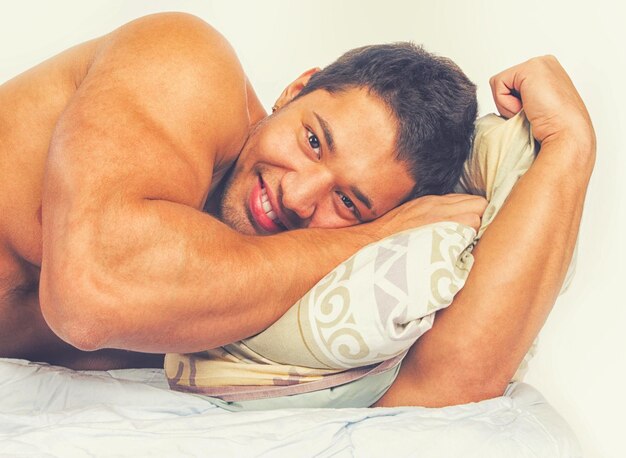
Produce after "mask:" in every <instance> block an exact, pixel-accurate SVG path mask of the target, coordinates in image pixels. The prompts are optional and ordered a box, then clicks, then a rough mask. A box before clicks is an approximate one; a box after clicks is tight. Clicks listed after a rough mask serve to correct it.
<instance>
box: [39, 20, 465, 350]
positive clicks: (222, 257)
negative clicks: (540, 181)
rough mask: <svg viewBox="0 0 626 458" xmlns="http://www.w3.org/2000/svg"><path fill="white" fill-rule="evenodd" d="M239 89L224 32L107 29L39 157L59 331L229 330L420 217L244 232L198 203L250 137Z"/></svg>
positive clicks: (250, 328) (150, 333)
mask: <svg viewBox="0 0 626 458" xmlns="http://www.w3.org/2000/svg"><path fill="white" fill-rule="evenodd" d="M245 87H246V78H245V75H244V74H243V72H242V70H241V68H240V65H239V63H238V62H237V60H236V57H235V56H234V53H233V52H232V50H231V49H230V47H229V45H228V43H227V42H226V41H225V40H224V39H223V38H222V37H221V36H219V34H217V33H216V32H215V31H214V30H212V29H211V28H210V27H208V26H207V25H206V24H205V23H203V22H202V21H199V20H198V19H195V18H190V17H188V16H184V15H160V16H153V17H148V18H144V19H141V20H138V21H135V22H134V23H131V24H129V25H127V26H124V27H122V28H121V29H119V30H118V31H116V32H114V33H112V34H111V35H110V36H108V37H105V39H104V40H102V43H101V44H100V46H99V49H98V50H97V52H96V55H95V58H94V60H93V62H92V63H91V66H90V69H89V72H88V74H87V76H86V77H85V79H84V81H83V82H82V83H81V85H80V87H79V88H78V90H77V92H76V95H75V96H74V97H73V99H72V100H71V101H70V103H69V105H68V107H67V109H66V110H65V111H64V113H63V115H62V117H61V119H60V120H59V122H58V124H57V126H56V129H55V134H54V137H53V141H52V144H51V147H50V152H49V157H48V162H47V165H46V175H45V180H44V189H43V224H42V229H43V261H42V271H41V285H40V302H41V308H42V312H43V314H44V316H45V319H46V321H47V323H48V324H49V326H50V327H51V328H52V329H53V331H55V332H56V333H57V334H58V335H59V336H60V337H61V338H63V339H64V340H66V341H68V342H69V343H71V344H73V345H75V346H77V347H79V348H81V349H86V350H89V349H96V348H103V347H109V348H124V349H129V350H137V351H145V352H167V351H170V352H192V351H198V350H203V349H207V348H212V347H215V346H218V345H222V344H224V343H228V342H232V341H235V340H238V339H241V338H244V337H247V336H250V335H252V334H255V333H257V332H259V331H261V330H263V329H265V328H266V327H267V326H268V325H270V324H271V323H272V322H274V321H275V320H276V319H277V318H279V317H280V316H281V315H282V314H283V313H284V312H285V311H286V310H287V309H288V308H289V307H290V306H291V305H292V304H293V303H294V302H295V301H296V300H297V299H298V298H299V297H301V296H302V295H303V294H304V293H305V292H306V291H307V290H308V289H309V288H310V287H312V286H313V285H314V284H315V283H316V282H317V281H318V280H319V279H320V278H321V277H322V276H323V275H324V274H325V273H327V272H328V271H330V270H332V268H333V267H334V266H335V265H336V264H338V263H339V262H341V261H342V260H344V259H346V258H347V257H348V256H350V255H351V254H352V253H354V252H355V251H357V250H358V249H359V248H361V247H362V246H364V245H366V244H367V243H370V242H372V241H374V240H375V239H377V238H379V237H380V236H382V235H385V234H386V233H392V232H395V231H398V230H401V229H404V228H406V227H411V226H412V225H419V224H417V223H416V219H415V218H413V220H411V218H408V219H407V218H404V217H403V216H402V215H399V216H398V215H396V217H393V218H391V219H388V220H387V221H386V223H385V224H383V223H384V221H382V222H380V223H378V222H377V224H378V226H376V227H377V228H378V230H374V228H373V227H372V226H371V225H369V227H368V225H363V226H361V227H352V228H344V229H325V230H322V229H307V230H297V231H291V232H285V233H281V234H277V235H273V236H267V237H253V236H245V235H242V234H239V233H237V232H235V231H233V230H231V229H230V228H228V227H227V226H226V225H224V224H222V223H221V222H219V221H217V220H216V219H214V218H213V217H211V216H209V215H207V214H205V213H202V212H201V211H200V210H201V208H202V206H203V203H204V200H205V199H206V196H207V193H208V190H209V189H210V186H211V180H212V176H213V173H214V171H217V170H220V169H223V167H225V164H228V162H229V160H230V161H231V162H232V160H233V156H232V154H233V153H234V154H237V153H238V152H239V151H240V149H241V146H242V143H243V141H244V140H245V137H246V135H247V132H248V128H249V124H250V119H249V115H250V113H249V112H250V110H249V109H248V107H247V106H246V97H245ZM242 94H243V96H242ZM229 154H230V157H229ZM446 208H448V210H446V211H447V212H449V211H451V210H450V209H452V208H454V206H453V205H448V206H446ZM428 210H429V207H428V206H425V207H424V210H423V211H422V212H421V213H422V214H424V213H428ZM463 212H464V213H466V214H467V213H468V211H466V210H465V211H463ZM463 212H462V213H463ZM414 214H418V216H419V212H417V213H415V212H414ZM450 216H451V215H450V214H448V215H445V214H442V215H440V218H439V219H451V218H450ZM466 216H467V215H466ZM474 217H475V218H476V219H477V216H474ZM417 220H420V219H419V218H417ZM435 220H436V219H434V218H433V216H432V215H426V216H425V219H423V220H421V221H422V224H426V223H429V222H434V221H435ZM399 222H400V223H399ZM461 222H462V220H461ZM383 227H385V228H386V229H385V230H384V231H382V232H381V228H383ZM311 253H315V254H314V256H312V255H311ZM286 285H288V287H287V286H286Z"/></svg>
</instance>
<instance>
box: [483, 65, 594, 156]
mask: <svg viewBox="0 0 626 458" xmlns="http://www.w3.org/2000/svg"><path fill="white" fill-rule="evenodd" d="M489 84H490V85H491V90H492V92H493V98H494V101H495V102H496V107H497V108H498V111H499V112H500V114H501V115H502V116H504V117H506V118H510V117H511V116H513V115H515V114H516V113H518V112H519V111H520V110H521V109H522V107H523V108H524V111H525V112H526V116H527V118H528V120H529V121H530V124H531V126H532V130H533V135H534V136H535V138H536V139H537V140H538V141H539V142H540V143H542V144H543V143H544V142H545V141H551V140H553V139H556V138H567V139H569V140H574V141H575V142H576V143H577V144H578V145H579V146H581V147H590V148H591V149H592V150H595V133H594V130H593V126H592V124H591V119H590V118H589V113H588V112H587V109H586V107H585V104H584V103H583V101H582V99H581V98H580V95H579V94H578V92H577V91H576V88H575V87H574V85H573V83H572V80H571V79H570V78H569V76H568V75H567V73H566V72H565V70H564V69H563V67H562V66H561V64H560V63H559V61H558V60H557V59H556V58H555V57H554V56H543V57H535V58H533V59H530V60H529V61H526V62H524V63H522V64H519V65H516V66H514V67H511V68H509V69H508V70H504V71H503V72H501V73H498V74H497V75H495V76H493V77H492V78H491V79H490V80H489Z"/></svg>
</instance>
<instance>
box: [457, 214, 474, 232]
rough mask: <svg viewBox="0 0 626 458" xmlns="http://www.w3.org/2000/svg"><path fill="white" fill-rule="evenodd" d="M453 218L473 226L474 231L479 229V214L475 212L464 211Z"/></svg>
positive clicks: (460, 222)
mask: <svg viewBox="0 0 626 458" xmlns="http://www.w3.org/2000/svg"><path fill="white" fill-rule="evenodd" d="M454 220H455V221H456V222H457V223H459V224H465V225H466V226H469V227H471V228H473V229H474V230H475V231H476V232H478V229H480V216H478V215H477V214H475V213H464V214H462V215H458V216H457V217H455V218H454Z"/></svg>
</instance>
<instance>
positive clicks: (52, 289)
mask: <svg viewBox="0 0 626 458" xmlns="http://www.w3.org/2000/svg"><path fill="white" fill-rule="evenodd" d="M78 283H79V282H76V281H72V282H69V281H67V280H65V281H64V280H63V278H62V276H60V275H58V276H55V277H54V281H51V279H50V275H48V274H47V272H46V271H45V269H44V268H43V267H42V275H41V283H40V288H39V303H40V307H41V312H42V315H43V317H44V320H45V321H46V324H47V325H48V326H49V327H50V329H51V330H52V332H54V333H55V334H56V335H57V336H58V337H59V338H60V339H61V340H63V341H65V342H66V343H68V344H70V345H72V346H73V347H75V348H77V349H79V350H83V351H94V350H99V349H101V348H105V347H106V346H107V342H108V340H109V338H108V335H107V334H108V331H107V330H108V329H110V326H108V325H107V323H108V322H109V321H110V320H103V319H102V318H101V317H102V316H103V313H102V307H99V302H98V301H97V300H96V298H95V294H94V293H93V292H92V291H88V289H87V288H84V287H81V286H80V285H79V284H78Z"/></svg>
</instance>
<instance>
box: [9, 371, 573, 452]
mask: <svg viewBox="0 0 626 458" xmlns="http://www.w3.org/2000/svg"><path fill="white" fill-rule="evenodd" d="M20 455H23V456H51V457H52V456H61V457H69V456H71V457H82V456H85V457H90V456H133V457H138V456H181V455H185V456H218V457H228V456H236V457H246V456H322V457H330V456H339V457H343V456H346V457H350V456H358V457H380V456H388V457H404V456H419V457H426V458H429V457H441V458H443V457H446V458H449V457H476V458H488V457H498V458H501V457H507V458H515V457H533V458H536V457H541V458H550V457H576V456H580V451H579V447H578V444H577V441H576V439H575V437H574V435H573V433H572V432H571V430H570V428H569V426H567V424H566V423H565V421H564V420H563V419H562V418H561V417H560V416H559V415H558V414H557V413H556V411H555V410H554V409H553V408H552V407H551V406H550V405H549V404H548V403H547V402H546V401H545V399H544V398H543V397H542V396H541V395H540V394H539V393H538V392H537V391H536V390H535V389H534V388H532V387H531V386H530V385H527V384H523V383H514V384H512V385H511V386H510V387H509V389H508V390H507V393H506V395H505V396H503V397H499V398H495V399H490V400H487V401H483V402H479V403H472V404H466V405H462V406H453V407H446V408H440V409H428V408H419V407H412V408H378V409H288V410H271V411H256V412H237V413H234V412H229V411H226V410H223V409H220V408H219V407H216V406H215V405H213V404H211V403H210V402H209V401H207V400H206V399H204V398H201V397H198V396H195V395H190V394H186V393H180V392H175V391H170V390H168V389H167V382H166V380H165V376H164V374H163V371H162V370H159V369H132V370H121V371H108V372H75V371H71V370H69V369H64V368H59V367H54V366H48V365H45V364H34V363H29V362H27V361H23V360H14V359H0V456H20Z"/></svg>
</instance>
